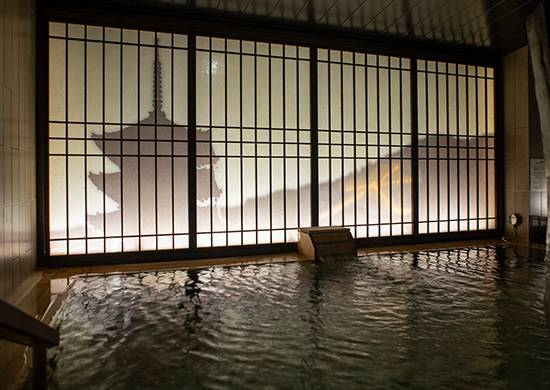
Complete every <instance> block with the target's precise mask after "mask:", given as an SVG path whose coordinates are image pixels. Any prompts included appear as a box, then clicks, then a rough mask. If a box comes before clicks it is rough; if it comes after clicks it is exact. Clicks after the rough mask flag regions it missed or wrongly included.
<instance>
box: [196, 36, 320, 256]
mask: <svg viewBox="0 0 550 390" xmlns="http://www.w3.org/2000/svg"><path fill="white" fill-rule="evenodd" d="M197 39H198V41H197V42H199V43H200V44H199V45H198V46H197V57H196V58H197V125H198V132H197V134H198V135H197V141H198V143H197V161H198V162H199V166H200V167H201V168H203V169H201V170H200V171H199V172H200V174H199V175H198V176H197V195H198V204H197V216H198V218H197V232H198V235H197V246H198V247H210V246H235V245H250V244H270V243H285V242H296V240H297V228H298V227H300V226H310V223H311V222H310V212H309V209H310V203H309V202H310V197H309V192H310V188H309V187H310V174H309V173H310V161H309V157H310V150H309V142H310V137H309V116H310V113H309V92H310V91H309V66H308V61H309V56H308V55H307V52H308V50H307V49H305V48H298V47H296V46H292V45H275V44H268V43H262V42H250V41H238V40H230V41H226V40H224V39H221V38H209V37H198V38H197ZM211 49H212V50H211ZM214 49H215V50H214ZM304 49H305V50H304ZM298 50H300V51H301V53H302V55H301V56H300V58H297V56H296V53H297V52H298ZM299 129H301V132H300V133H299ZM306 135H307V136H306ZM209 172H211V173H209ZM201 194H204V195H201Z"/></svg>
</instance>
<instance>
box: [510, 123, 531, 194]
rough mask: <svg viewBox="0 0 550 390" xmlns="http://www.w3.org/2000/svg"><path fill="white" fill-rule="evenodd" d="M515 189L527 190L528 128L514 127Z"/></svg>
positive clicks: (528, 164)
mask: <svg viewBox="0 0 550 390" xmlns="http://www.w3.org/2000/svg"><path fill="white" fill-rule="evenodd" d="M514 145H515V148H516V156H517V158H516V161H515V167H516V172H515V175H516V190H521V191H529V169H530V162H529V128H528V127H522V128H518V129H516V139H515V143H514Z"/></svg>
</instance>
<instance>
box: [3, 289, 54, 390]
mask: <svg viewBox="0 0 550 390" xmlns="http://www.w3.org/2000/svg"><path fill="white" fill-rule="evenodd" d="M0 338H2V339H5V340H8V341H12V342H15V343H18V344H23V345H27V346H29V347H32V348H33V354H32V355H33V388H34V389H46V347H50V346H55V345H59V332H58V331H57V330H55V329H53V328H51V327H49V326H48V325H46V324H44V323H42V322H41V321H40V320H37V319H36V318H34V317H32V316H30V315H28V314H27V313H25V312H23V311H21V310H20V309H18V308H16V307H15V306H12V305H10V304H9V303H7V302H5V301H3V300H2V299H0Z"/></svg>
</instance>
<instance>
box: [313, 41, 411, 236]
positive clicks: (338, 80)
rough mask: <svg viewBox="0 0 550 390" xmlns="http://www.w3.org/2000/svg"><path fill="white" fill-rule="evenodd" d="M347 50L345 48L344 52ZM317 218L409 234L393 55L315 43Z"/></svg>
mask: <svg viewBox="0 0 550 390" xmlns="http://www.w3.org/2000/svg"><path fill="white" fill-rule="evenodd" d="M351 54H353V55H351ZM318 58H319V62H318V75H319V76H318V77H319V79H318V85H317V88H318V96H319V98H318V104H319V113H318V120H319V129H320V131H319V135H318V139H319V158H320V159H319V224H320V225H321V226H329V225H337V226H347V227H350V229H351V231H352V233H353V235H354V236H355V237H356V238H367V237H380V236H391V235H398V236H401V235H404V234H411V233H412V231H411V229H410V227H408V228H405V227H404V226H402V224H403V223H404V222H410V221H412V199H413V196H412V194H411V191H412V187H411V182H412V172H411V156H412V154H411V152H410V149H411V138H410V136H409V138H407V139H405V138H403V137H402V135H403V134H404V133H410V131H411V127H410V88H411V86H410V74H409V73H410V72H409V70H406V69H408V68H406V67H405V66H401V65H402V60H401V59H400V58H394V61H393V62H392V64H393V67H394V69H391V70H390V69H388V68H387V65H388V58H387V57H380V56H375V55H369V56H368V61H367V63H366V64H365V55H364V54H361V53H349V52H340V51H337V50H324V49H321V50H319V55H318Z"/></svg>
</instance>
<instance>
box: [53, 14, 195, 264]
mask: <svg viewBox="0 0 550 390" xmlns="http://www.w3.org/2000/svg"><path fill="white" fill-rule="evenodd" d="M50 30H51V31H52V37H51V38H50V66H49V69H50V74H49V78H50V104H49V105H50V113H49V127H50V134H49V137H50V139H49V145H50V148H49V155H50V158H49V163H50V181H49V189H50V190H49V199H50V207H49V232H50V237H49V238H50V248H51V254H55V255H66V254H85V253H107V252H121V251H124V252H127V251H139V250H156V249H174V248H175V247H178V248H182V247H185V245H188V244H185V243H186V242H187V243H188V242H189V240H188V239H186V238H185V235H186V234H188V232H189V228H188V226H189V223H188V217H187V198H188V196H187V192H188V189H187V186H188V183H187V180H186V177H187V169H188V167H187V166H188V164H187V127H186V125H187V49H186V48H185V46H186V45H185V42H186V40H185V39H182V37H183V36H180V35H172V34H162V35H161V34H156V33H155V32H151V31H137V30H123V31H122V30H120V29H116V28H104V27H97V26H87V28H84V26H82V25H76V24H73V25H69V26H66V25H64V24H62V23H55V24H52V28H51V29H50ZM61 31H68V38H65V37H64V35H63V34H60V32H61ZM54 36H55V37H54ZM103 38H105V41H103ZM161 41H162V43H161ZM172 41H174V42H178V43H179V46H178V47H172V46H171V43H170V42H172ZM138 42H139V43H140V44H139V45H138ZM182 42H183V43H182ZM157 45H162V48H159V47H158V46H157ZM176 233H178V236H175V234H176ZM67 240H68V241H67Z"/></svg>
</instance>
